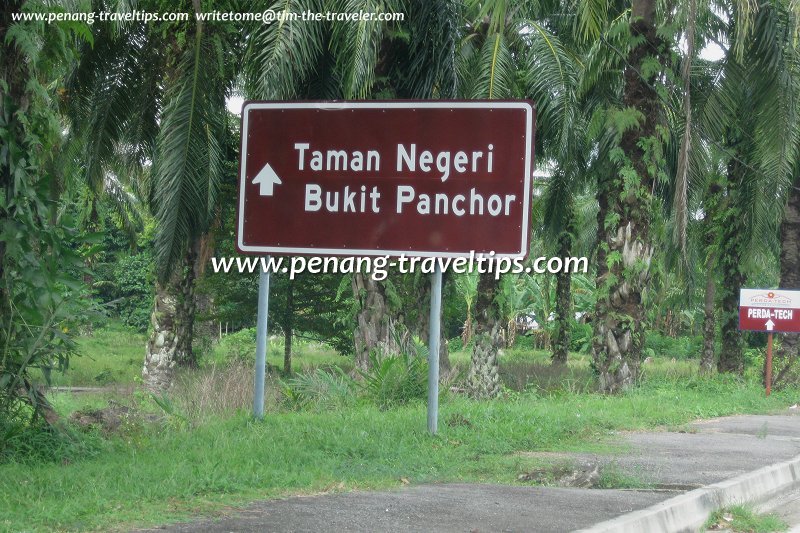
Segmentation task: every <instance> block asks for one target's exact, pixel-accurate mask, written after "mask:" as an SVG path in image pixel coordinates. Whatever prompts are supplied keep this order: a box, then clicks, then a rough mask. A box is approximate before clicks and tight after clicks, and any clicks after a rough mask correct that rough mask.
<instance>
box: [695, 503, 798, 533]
mask: <svg viewBox="0 0 800 533" xmlns="http://www.w3.org/2000/svg"><path fill="white" fill-rule="evenodd" d="M714 526H716V529H723V528H724V529H726V530H727V531H733V532H734V533H772V532H775V531H787V530H788V529H789V525H788V524H787V523H786V522H784V521H783V520H781V519H780V517H778V516H777V515H774V514H758V513H756V512H755V511H753V509H752V508H751V507H748V506H742V505H736V506H733V507H726V508H725V509H720V510H718V511H716V512H714V514H712V515H711V516H710V517H709V519H708V521H707V522H706V526H705V527H706V529H709V528H711V527H714Z"/></svg>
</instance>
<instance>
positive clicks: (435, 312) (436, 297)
mask: <svg viewBox="0 0 800 533" xmlns="http://www.w3.org/2000/svg"><path fill="white" fill-rule="evenodd" d="M441 315H442V267H441V265H440V264H439V262H438V261H437V262H436V269H435V270H434V272H433V276H432V277H431V317H430V323H429V327H428V334H429V337H428V349H429V350H430V351H429V352H428V431H429V432H430V433H431V434H432V435H435V434H436V432H437V430H438V425H439V338H440V333H439V332H440V326H441Z"/></svg>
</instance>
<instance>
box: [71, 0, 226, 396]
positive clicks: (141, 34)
mask: <svg viewBox="0 0 800 533" xmlns="http://www.w3.org/2000/svg"><path fill="white" fill-rule="evenodd" d="M146 7H147V6H146V5H143V4H142V3H141V2H140V3H139V4H138V8H139V9H143V8H146ZM153 7H157V6H153ZM183 7H184V8H189V9H191V10H193V11H194V10H199V9H200V5H199V2H187V3H186V5H185V6H183ZM230 29H231V28H228V27H225V26H223V25H219V24H217V25H213V26H212V25H207V24H204V23H203V22H200V21H198V22H190V23H188V24H186V25H182V24H180V23H173V24H172V25H170V24H167V23H159V24H153V25H131V26H129V27H124V28H123V27H117V26H115V25H113V24H111V23H107V24H97V25H96V26H95V29H94V32H95V34H94V46H93V47H86V48H85V49H84V50H83V56H82V59H81V63H80V64H79V65H78V67H77V68H76V70H75V72H74V73H73V75H72V76H71V79H70V83H69V85H68V87H69V92H68V94H69V96H70V98H71V99H72V101H71V107H72V109H73V112H72V118H73V124H74V126H75V134H76V135H77V136H79V137H80V139H81V142H82V145H83V147H84V153H83V156H84V160H85V161H86V173H85V174H86V180H87V183H89V184H90V185H91V184H93V183H97V182H102V181H103V180H105V177H106V176H107V175H108V169H109V167H111V166H113V165H115V164H117V165H118V164H119V163H120V162H122V163H124V164H127V165H128V167H129V168H136V167H138V168H142V167H144V168H146V172H145V173H144V174H143V175H144V176H146V177H147V179H146V180H142V181H139V182H138V183H136V185H137V186H138V188H139V191H140V194H141V195H142V196H143V197H144V198H146V199H147V203H148V205H149V207H150V209H151V211H152V212H153V215H154V218H155V220H156V222H157V235H156V239H155V256H156V261H157V274H158V277H157V278H158V282H157V285H156V296H155V303H154V310H153V314H152V320H151V322H152V326H153V331H152V333H151V336H150V339H149V341H148V343H147V351H146V355H145V363H144V368H143V372H142V374H143V378H144V382H145V386H147V387H148V388H151V389H154V390H159V389H164V388H166V387H168V386H169V385H170V384H171V382H172V374H173V372H174V368H175V367H176V365H192V364H194V362H195V357H194V353H193V350H192V334H193V326H194V294H193V293H194V285H195V280H196V278H197V275H198V273H199V270H200V268H201V265H202V262H203V260H204V258H199V257H198V254H199V252H200V250H201V248H202V247H201V242H202V240H203V238H204V235H205V234H206V233H207V232H208V230H209V228H210V227H211V223H212V221H213V220H214V217H215V212H216V208H217V206H216V195H217V190H218V188H219V183H220V180H221V179H222V173H223V167H222V162H223V159H224V157H223V156H224V154H223V146H224V143H225V141H224V139H225V136H226V135H227V133H228V132H227V128H226V107H225V101H226V97H227V96H228V95H229V94H230V92H231V90H232V86H233V80H235V75H236V66H237V64H238V63H237V62H236V61H235V55H234V54H233V52H232V51H233V50H235V49H236V48H238V44H237V42H238V39H239V34H238V32H233V31H229V30H230Z"/></svg>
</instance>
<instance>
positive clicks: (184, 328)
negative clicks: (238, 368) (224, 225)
mask: <svg viewBox="0 0 800 533" xmlns="http://www.w3.org/2000/svg"><path fill="white" fill-rule="evenodd" d="M196 257H197V254H196V252H195V250H194V248H192V249H191V250H189V251H188V252H187V254H186V262H185V266H184V268H183V269H181V270H178V271H177V272H176V273H175V275H174V276H173V277H172V279H171V280H170V281H169V282H167V283H156V295H155V305H154V306H153V313H152V314H151V315H150V323H151V325H152V328H153V330H152V332H151V333H150V338H149V339H148V341H147V348H146V352H145V359H144V368H143V369H142V379H143V381H144V386H145V387H146V388H147V389H150V390H152V391H154V392H160V391H165V390H167V389H169V387H170V386H171V385H172V382H173V379H174V377H175V370H176V368H177V367H180V366H183V367H194V366H197V359H196V357H195V355H194V352H193V350H192V338H193V330H194V316H195V304H194V286H195V280H196V267H197V264H196V263H197V262H196Z"/></svg>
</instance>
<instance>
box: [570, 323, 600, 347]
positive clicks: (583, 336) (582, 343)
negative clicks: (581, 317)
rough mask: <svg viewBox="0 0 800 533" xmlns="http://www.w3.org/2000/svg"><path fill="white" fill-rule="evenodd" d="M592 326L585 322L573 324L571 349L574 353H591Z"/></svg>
mask: <svg viewBox="0 0 800 533" xmlns="http://www.w3.org/2000/svg"><path fill="white" fill-rule="evenodd" d="M593 335H594V332H593V331H592V325H591V324H587V323H585V322H574V323H573V324H572V329H571V334H570V341H569V349H570V350H571V351H573V352H579V353H589V352H590V351H591V349H592V336H593Z"/></svg>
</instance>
